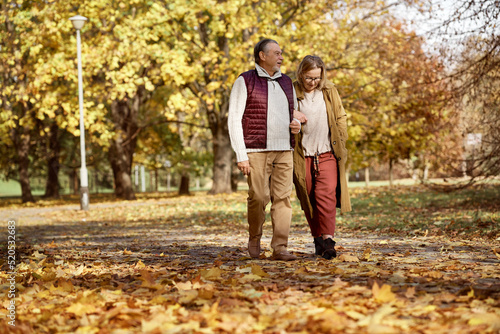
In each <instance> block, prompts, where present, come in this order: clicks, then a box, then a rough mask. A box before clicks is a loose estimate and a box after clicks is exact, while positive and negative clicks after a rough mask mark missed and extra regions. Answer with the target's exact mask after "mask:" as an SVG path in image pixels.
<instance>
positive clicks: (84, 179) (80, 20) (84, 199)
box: [70, 15, 89, 211]
mask: <svg viewBox="0 0 500 334" xmlns="http://www.w3.org/2000/svg"><path fill="white" fill-rule="evenodd" d="M70 20H71V22H72V23H73V27H75V29H76V49H77V55H78V103H79V105H80V153H81V157H82V158H81V160H82V166H81V168H80V206H81V209H82V210H85V211H87V210H88V209H89V177H88V173H87V166H86V162H85V127H84V124H83V83H82V47H81V42H80V29H82V27H83V25H84V24H85V21H87V18H86V17H84V16H80V15H76V16H73V17H71V18H70Z"/></svg>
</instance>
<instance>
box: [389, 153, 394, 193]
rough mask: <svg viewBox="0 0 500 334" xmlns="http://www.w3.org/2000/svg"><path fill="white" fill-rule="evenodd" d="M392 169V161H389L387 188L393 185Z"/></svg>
mask: <svg viewBox="0 0 500 334" xmlns="http://www.w3.org/2000/svg"><path fill="white" fill-rule="evenodd" d="M393 167H394V160H393V159H389V186H390V187H392V186H393V183H394V178H393V175H392V174H393V170H392V169H393Z"/></svg>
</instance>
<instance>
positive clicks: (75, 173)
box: [71, 168, 80, 195]
mask: <svg viewBox="0 0 500 334" xmlns="http://www.w3.org/2000/svg"><path fill="white" fill-rule="evenodd" d="M71 181H73V195H79V194H80V190H79V188H80V187H79V182H78V170H77V168H73V169H72V170H71Z"/></svg>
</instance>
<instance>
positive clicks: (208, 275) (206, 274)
mask: <svg viewBox="0 0 500 334" xmlns="http://www.w3.org/2000/svg"><path fill="white" fill-rule="evenodd" d="M222 273H224V271H223V270H221V269H219V268H211V269H209V270H202V271H201V272H200V274H201V277H203V278H204V279H207V280H211V281H213V280H217V279H219V278H220V276H221V275H222Z"/></svg>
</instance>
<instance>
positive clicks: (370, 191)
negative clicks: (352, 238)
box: [341, 184, 500, 238]
mask: <svg viewBox="0 0 500 334" xmlns="http://www.w3.org/2000/svg"><path fill="white" fill-rule="evenodd" d="M351 197H352V205H353V212H351V213H349V214H347V215H345V217H343V218H342V219H341V220H342V228H345V229H349V230H366V231H377V232H384V233H395V234H406V235H408V236H412V235H414V236H417V235H428V234H431V235H442V234H446V235H449V236H452V237H453V236H460V237H461V238H464V237H468V238H473V237H486V238H498V237H499V231H500V226H499V225H500V224H499V221H500V219H499V212H500V185H498V184H490V185H488V184H483V185H478V186H474V187H471V188H468V189H463V190H458V191H455V192H451V193H442V192H436V191H433V190H430V189H428V188H426V187H424V186H396V187H392V188H389V187H378V188H354V189H352V191H351Z"/></svg>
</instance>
